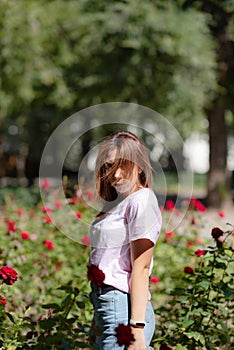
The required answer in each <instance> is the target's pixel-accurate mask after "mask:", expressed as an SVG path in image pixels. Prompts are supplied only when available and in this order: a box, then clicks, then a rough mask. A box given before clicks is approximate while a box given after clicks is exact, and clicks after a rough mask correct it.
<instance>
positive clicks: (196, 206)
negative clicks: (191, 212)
mask: <svg viewBox="0 0 234 350" xmlns="http://www.w3.org/2000/svg"><path fill="white" fill-rule="evenodd" d="M189 204H190V207H191V208H192V209H195V210H197V211H200V212H204V211H206V207H205V206H204V205H203V204H202V202H200V201H199V200H198V199H196V198H191V199H190V202H189Z"/></svg>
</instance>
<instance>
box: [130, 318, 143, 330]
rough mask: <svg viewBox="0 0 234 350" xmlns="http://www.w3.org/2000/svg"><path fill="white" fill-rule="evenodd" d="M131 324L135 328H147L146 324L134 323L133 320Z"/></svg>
mask: <svg viewBox="0 0 234 350" xmlns="http://www.w3.org/2000/svg"><path fill="white" fill-rule="evenodd" d="M129 324H130V325H131V326H133V327H136V328H144V327H145V322H142V321H133V320H132V319H131V320H130V322H129Z"/></svg>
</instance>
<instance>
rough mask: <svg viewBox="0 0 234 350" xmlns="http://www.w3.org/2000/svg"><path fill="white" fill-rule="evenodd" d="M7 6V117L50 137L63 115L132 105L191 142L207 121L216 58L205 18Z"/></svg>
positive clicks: (54, 4) (105, 8) (149, 9)
mask: <svg viewBox="0 0 234 350" xmlns="http://www.w3.org/2000/svg"><path fill="white" fill-rule="evenodd" d="M0 6H1V13H3V15H2V16H1V19H0V30H1V37H0V47H1V57H0V63H1V67H2V76H1V93H0V104H1V117H5V116H11V117H13V118H14V119H15V118H17V119H18V120H19V121H20V122H21V123H23V124H24V125H25V126H26V127H30V128H33V125H34V128H36V129H37V131H38V128H39V129H41V132H46V130H47V132H49V131H50V130H51V129H52V128H53V127H55V126H56V125H57V124H58V123H59V121H61V120H63V119H64V113H71V111H77V110H80V109H82V108H84V107H87V106H89V105H93V104H97V103H100V102H108V101H130V102H137V103H139V104H142V105H146V106H149V107H151V108H153V109H155V110H156V111H158V112H162V113H164V114H166V115H167V116H168V117H169V118H171V120H173V121H174V122H175V126H176V127H178V129H179V130H181V132H182V133H183V134H184V135H185V134H188V133H189V132H190V130H191V123H192V122H193V121H194V126H195V125H196V121H197V120H198V119H197V118H199V117H202V116H204V114H203V107H204V103H205V101H206V100H207V98H209V94H210V92H211V90H212V89H213V88H214V85H215V73H214V68H215V58H214V45H213V43H212V40H211V38H210V35H209V31H208V28H207V25H206V18H205V17H204V15H203V14H202V13H201V12H199V11H197V10H195V9H191V10H189V11H186V12H184V11H183V10H181V9H180V8H179V7H178V8H177V7H176V5H175V4H174V5H173V4H171V3H170V2H168V3H167V5H166V4H165V2H162V1H155V2H152V1H144V2H142V1H139V0H128V1H123V2H122V1H117V2H116V1H108V2H101V3H100V2H94V1H90V0H88V1H60V0H59V1H58V0H54V1H46V2H38V1H35V0H32V1H30V2H29V1H20V2H18V1H10V2H6V1H2V2H1V4H0ZM110 19H111V20H110ZM191 23H192V25H191ZM19 32H20V35H18V33H19ZM210 97H211V96H210ZM38 111H39V112H40V113H38ZM16 116H17V117H16ZM178 117H179V122H178V123H177V122H176V121H177V119H178ZM35 119H36V120H38V123H36V121H35ZM39 121H40V122H39ZM49 121H52V125H51V126H50V127H49V126H48V123H49ZM35 125H37V127H36V126H35ZM50 128H51V129H50ZM29 137H30V133H29Z"/></svg>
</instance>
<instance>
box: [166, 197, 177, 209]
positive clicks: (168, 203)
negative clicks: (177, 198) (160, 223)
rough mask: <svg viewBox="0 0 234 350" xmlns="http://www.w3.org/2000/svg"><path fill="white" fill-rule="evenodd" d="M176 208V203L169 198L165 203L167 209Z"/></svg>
mask: <svg viewBox="0 0 234 350" xmlns="http://www.w3.org/2000/svg"><path fill="white" fill-rule="evenodd" d="M174 208H175V203H174V202H173V201H172V200H171V199H168V200H167V201H166V204H165V209H166V210H173V209H174Z"/></svg>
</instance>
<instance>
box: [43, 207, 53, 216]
mask: <svg viewBox="0 0 234 350" xmlns="http://www.w3.org/2000/svg"><path fill="white" fill-rule="evenodd" d="M41 211H42V212H43V213H46V214H50V213H52V209H51V208H50V207H47V206H46V205H44V206H43V207H41Z"/></svg>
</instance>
